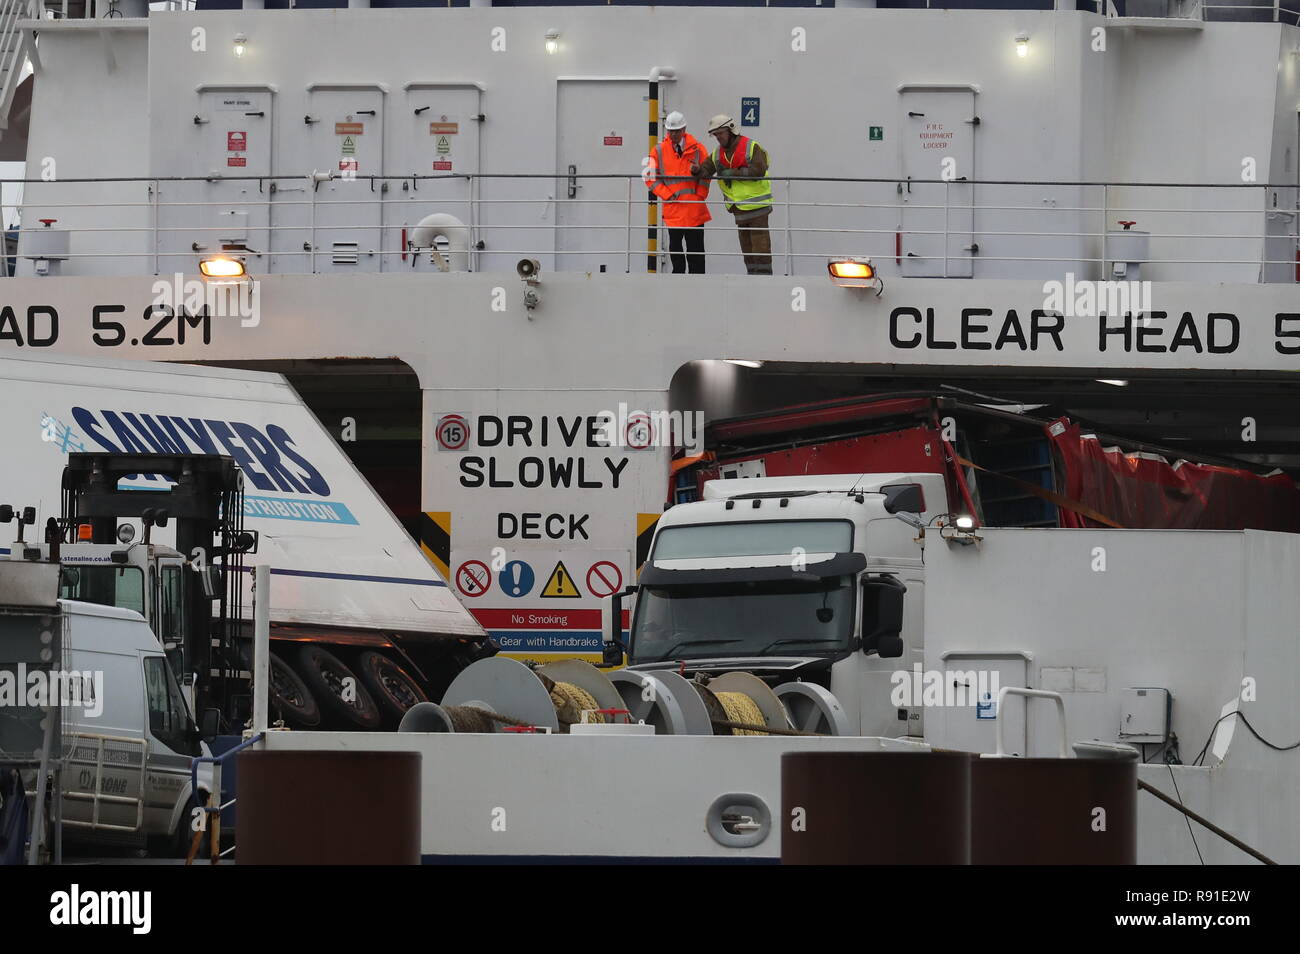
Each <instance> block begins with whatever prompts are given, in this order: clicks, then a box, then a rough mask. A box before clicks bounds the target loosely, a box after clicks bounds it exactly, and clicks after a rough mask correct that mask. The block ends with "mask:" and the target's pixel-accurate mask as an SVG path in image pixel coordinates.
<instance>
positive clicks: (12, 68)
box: [0, 0, 43, 135]
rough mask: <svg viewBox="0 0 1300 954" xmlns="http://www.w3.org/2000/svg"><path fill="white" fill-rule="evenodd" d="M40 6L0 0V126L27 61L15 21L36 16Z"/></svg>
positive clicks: (26, 0) (33, 1)
mask: <svg viewBox="0 0 1300 954" xmlns="http://www.w3.org/2000/svg"><path fill="white" fill-rule="evenodd" d="M42 6H43V4H41V3H40V0H0V130H4V129H8V128H9V110H10V108H11V107H12V106H13V102H14V93H15V92H17V90H18V82H19V80H20V79H21V78H22V72H23V64H24V63H26V61H27V50H26V48H25V45H24V41H23V33H22V30H20V29H19V28H18V23H19V21H21V20H26V19H31V18H33V17H36V16H38V15H39V12H40V8H41V7H42ZM0 135H3V133H0Z"/></svg>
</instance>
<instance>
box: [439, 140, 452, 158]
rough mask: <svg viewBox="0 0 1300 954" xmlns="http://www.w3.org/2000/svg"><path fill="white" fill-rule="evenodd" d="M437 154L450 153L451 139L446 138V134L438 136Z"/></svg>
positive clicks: (445, 154)
mask: <svg viewBox="0 0 1300 954" xmlns="http://www.w3.org/2000/svg"><path fill="white" fill-rule="evenodd" d="M438 155H440V156H448V155H451V140H450V139H448V138H447V137H446V136H439V137H438Z"/></svg>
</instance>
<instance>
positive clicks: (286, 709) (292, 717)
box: [271, 653, 320, 729]
mask: <svg viewBox="0 0 1300 954" xmlns="http://www.w3.org/2000/svg"><path fill="white" fill-rule="evenodd" d="M271 699H272V701H273V702H274V703H275V706H276V709H277V710H278V711H279V714H280V717H281V718H282V719H284V721H285V722H287V723H288V724H290V725H292V726H295V727H296V728H299V729H314V728H315V727H316V726H318V725H320V706H318V705H317V704H316V698H315V697H314V696H313V695H312V693H311V690H310V689H308V688H307V685H306V683H304V682H303V681H302V680H301V679H300V678H298V674H297V673H296V672H294V671H293V669H292V668H290V666H289V664H288V663H287V662H285V661H284V660H283V659H281V658H280V657H279V656H277V655H275V654H274V653H272V654H271Z"/></svg>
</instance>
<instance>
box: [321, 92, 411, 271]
mask: <svg viewBox="0 0 1300 954" xmlns="http://www.w3.org/2000/svg"><path fill="white" fill-rule="evenodd" d="M307 108H308V112H307V115H308V117H309V118H310V119H311V120H312V122H311V124H310V125H311V133H310V135H309V137H308V139H309V142H310V146H309V150H310V158H309V162H310V164H311V168H313V169H316V170H319V171H321V172H325V171H328V172H332V173H333V175H334V178H332V179H331V180H329V181H328V182H321V183H320V185H319V186H318V187H317V188H316V191H315V193H314V203H315V204H314V226H313V227H312V228H311V233H312V238H311V239H310V241H311V245H312V249H313V251H314V252H315V254H314V255H313V256H312V260H313V268H312V271H313V272H317V273H324V272H347V273H351V272H377V271H379V270H380V259H381V258H382V255H381V254H380V253H381V252H382V251H384V243H383V238H384V235H383V229H382V227H381V226H382V224H383V223H382V214H383V205H382V204H381V202H380V199H381V198H383V192H382V191H381V190H382V188H383V181H382V180H378V179H371V178H370V177H371V176H380V175H383V171H384V170H383V161H384V94H383V92H382V91H381V90H380V89H379V88H378V87H369V88H365V87H358V88H356V89H328V88H316V89H313V90H311V91H310V95H309V96H308V99H307ZM388 250H389V251H393V252H397V251H399V249H398V248H397V243H396V242H391V243H389V249H388Z"/></svg>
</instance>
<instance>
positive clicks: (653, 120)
mask: <svg viewBox="0 0 1300 954" xmlns="http://www.w3.org/2000/svg"><path fill="white" fill-rule="evenodd" d="M648 98H649V100H650V128H649V133H650V150H649V152H647V153H646V154H647V155H650V154H651V153H653V152H654V151H655V146H656V145H658V144H659V84H658V83H657V82H654V81H651V83H650V96H649V97H648ZM659 172H660V170H658V169H656V170H655V175H656V176H657V175H659ZM645 241H646V247H645V250H646V256H645V269H646V271H647V272H657V271H659V200H658V198H656V196H655V194H654V190H653V189H649V190H647V193H646V237H645Z"/></svg>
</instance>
